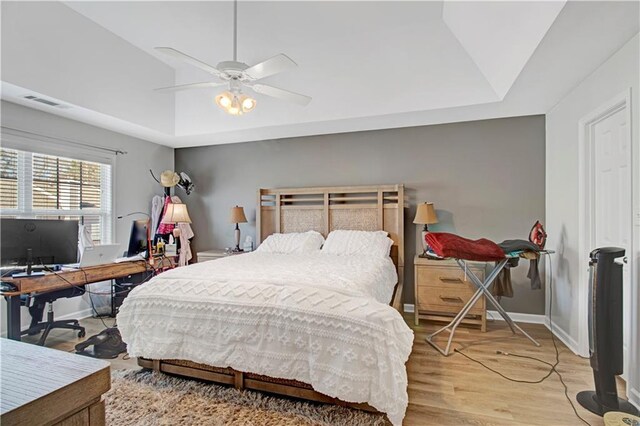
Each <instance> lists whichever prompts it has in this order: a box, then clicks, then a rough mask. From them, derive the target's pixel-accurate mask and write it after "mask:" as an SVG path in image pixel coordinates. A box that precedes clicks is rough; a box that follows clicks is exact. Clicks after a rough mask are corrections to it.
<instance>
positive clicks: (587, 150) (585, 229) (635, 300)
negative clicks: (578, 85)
mask: <svg viewBox="0 0 640 426" xmlns="http://www.w3.org/2000/svg"><path fill="white" fill-rule="evenodd" d="M620 111H625V114H626V115H627V123H628V126H627V127H628V132H629V134H628V138H629V146H630V149H631V156H632V158H631V173H630V177H631V182H630V193H629V196H630V197H631V210H630V211H629V212H628V214H629V218H630V221H631V234H632V235H631V244H630V247H629V250H630V251H631V252H630V253H627V254H626V256H627V260H628V262H629V265H628V267H629V270H630V275H631V276H630V279H631V284H632V283H634V282H638V271H637V268H638V265H637V263H638V261H637V259H638V258H639V257H640V255H639V252H640V250H639V249H638V242H639V241H640V230H639V229H638V227H637V226H635V225H636V223H635V220H634V216H635V215H634V211H635V209H636V208H637V207H636V206H637V205H638V202H639V201H638V199H637V197H638V196H637V195H636V194H635V192H637V191H638V188H634V185H633V182H634V180H635V179H636V176H637V173H638V167H639V162H640V160H639V158H640V157H639V156H638V152H637V151H638V148H637V147H635V146H634V143H633V127H634V123H633V122H632V115H631V88H628V89H627V90H625V91H623V92H622V93H619V94H618V95H616V96H615V97H613V98H612V99H610V100H609V101H607V102H605V103H603V104H602V105H601V106H600V107H598V108H597V109H595V110H594V111H592V112H591V113H589V114H587V115H585V116H584V117H583V118H582V119H580V121H579V122H578V132H579V135H578V153H579V173H580V174H579V189H578V200H579V201H578V202H579V209H578V232H579V235H578V249H579V253H578V259H579V266H578V268H579V269H578V280H579V283H578V324H579V328H578V330H579V333H578V351H579V354H580V355H582V356H588V355H589V349H588V348H589V334H588V328H587V324H588V322H587V318H588V286H587V285H586V283H587V282H588V279H589V258H588V253H589V252H590V250H592V249H593V248H594V247H593V241H594V239H595V238H594V230H595V211H594V210H595V200H594V199H593V198H594V197H593V194H594V192H593V191H594V189H595V173H594V171H593V167H594V160H595V158H594V157H595V154H594V151H595V146H594V127H595V126H596V125H597V124H598V123H600V122H601V121H603V120H605V119H607V118H609V117H610V116H611V115H613V114H616V113H618V112H620ZM637 287H638V286H634V285H631V289H630V290H631V291H630V298H631V309H630V310H631V312H630V313H629V321H628V323H627V324H625V326H626V327H628V328H629V330H628V331H629V339H630V342H629V356H628V358H627V365H626V366H625V367H627V368H628V369H633V370H635V368H634V367H633V366H634V365H636V364H637V363H636V362H635V361H634V360H638V359H640V358H639V357H640V354H639V353H638V348H636V347H635V346H638V345H637V338H638V335H639V333H638V331H639V330H638V322H639V320H640V317H639V315H638V307H639V306H640V291H639V290H638V288H637ZM637 375H638V372H636V371H631V370H625V376H626V377H627V378H628V379H632V380H633V378H634V377H636V376H637ZM629 385H630V383H629V380H628V381H627V388H629V387H630V386H629Z"/></svg>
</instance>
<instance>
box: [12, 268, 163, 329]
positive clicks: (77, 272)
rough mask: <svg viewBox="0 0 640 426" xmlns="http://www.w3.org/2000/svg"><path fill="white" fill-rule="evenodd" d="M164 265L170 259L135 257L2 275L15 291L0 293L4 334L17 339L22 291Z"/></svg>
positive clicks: (52, 288)
mask: <svg viewBox="0 0 640 426" xmlns="http://www.w3.org/2000/svg"><path fill="white" fill-rule="evenodd" d="M166 266H172V262H171V260H170V259H169V258H162V259H156V264H155V265H154V266H153V267H152V266H150V265H149V264H147V262H145V261H144V260H137V261H134V262H122V263H108V264H106V265H97V266H88V267H86V268H82V269H74V270H68V271H60V272H57V273H52V272H47V273H45V275H41V276H32V277H20V278H9V277H7V278H2V281H3V282H6V283H11V284H13V285H14V286H15V287H16V291H9V292H4V293H2V296H4V297H5V299H6V300H7V337H8V338H9V339H12V340H20V328H21V327H20V295H22V294H29V293H47V292H50V291H55V290H63V289H65V288H70V287H73V286H84V285H86V284H92V283H97V282H100V281H109V280H113V279H116V278H124V277H127V276H129V275H132V274H139V273H141V272H147V271H149V272H151V271H153V272H155V271H157V270H162V269H163V268H164V267H166Z"/></svg>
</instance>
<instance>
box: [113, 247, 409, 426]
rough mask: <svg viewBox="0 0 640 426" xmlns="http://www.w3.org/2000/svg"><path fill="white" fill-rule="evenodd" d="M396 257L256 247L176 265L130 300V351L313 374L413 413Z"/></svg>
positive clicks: (337, 393)
mask: <svg viewBox="0 0 640 426" xmlns="http://www.w3.org/2000/svg"><path fill="white" fill-rule="evenodd" d="M396 281H397V276H396V273H395V269H394V267H393V263H392V262H391V260H390V259H388V258H387V259H382V258H371V257H366V256H334V255H327V254H322V253H318V254H286V255H283V254H272V253H256V252H254V253H250V254H243V255H240V256H230V257H226V258H222V259H218V260H212V261H209V262H204V263H198V264H195V265H191V266H186V267H182V268H177V269H173V270H171V271H167V272H165V273H162V274H160V275H159V276H157V277H155V278H153V279H152V280H151V281H149V282H148V283H147V284H144V285H142V286H139V287H137V288H136V289H134V290H133V291H132V292H131V294H130V295H129V296H128V297H127V298H126V299H125V301H124V304H123V305H122V307H121V309H120V313H119V315H118V328H119V329H120V331H121V333H122V337H123V339H124V341H125V342H126V343H127V345H128V351H129V354H130V355H131V356H139V357H146V358H153V359H186V360H190V361H194V362H200V363H205V364H209V365H215V366H219V367H227V366H229V367H231V368H234V369H236V370H240V371H245V372H252V373H257V374H263V375H267V376H271V377H278V378H284V379H295V380H299V381H302V382H305V383H309V384H311V385H312V386H313V388H314V389H315V390H317V391H318V392H321V393H324V394H326V395H329V396H333V397H336V398H340V399H342V400H344V401H350V402H366V403H369V404H370V405H371V406H373V407H375V408H376V409H378V410H379V411H382V412H385V413H387V416H388V417H389V420H391V422H392V423H393V424H395V425H398V424H401V423H402V419H403V417H404V414H405V411H406V408H407V403H408V396H407V373H406V369H405V363H406V361H407V359H408V357H409V354H410V352H411V347H412V344H413V332H412V331H411V329H410V328H409V327H408V326H407V325H406V323H405V322H404V320H403V318H402V316H401V315H400V314H399V313H398V312H397V311H396V310H395V309H393V308H392V307H390V306H389V305H388V304H389V301H390V300H391V296H392V292H393V288H394V285H395V283H396Z"/></svg>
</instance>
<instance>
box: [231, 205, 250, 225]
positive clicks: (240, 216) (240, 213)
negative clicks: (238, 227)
mask: <svg viewBox="0 0 640 426" xmlns="http://www.w3.org/2000/svg"><path fill="white" fill-rule="evenodd" d="M229 222H231V223H246V222H247V217H246V216H245V215H244V208H242V207H238V206H235V207H232V208H231V217H230V218H229Z"/></svg>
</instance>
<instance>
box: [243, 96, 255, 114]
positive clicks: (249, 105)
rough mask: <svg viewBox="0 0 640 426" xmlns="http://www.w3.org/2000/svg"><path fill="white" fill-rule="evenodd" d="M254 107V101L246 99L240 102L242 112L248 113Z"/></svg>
mask: <svg viewBox="0 0 640 426" xmlns="http://www.w3.org/2000/svg"><path fill="white" fill-rule="evenodd" d="M255 107H256V100H255V99H252V98H249V97H246V96H245V98H244V99H243V100H242V110H243V111H244V112H249V111H251V110H252V109H254V108H255Z"/></svg>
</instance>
